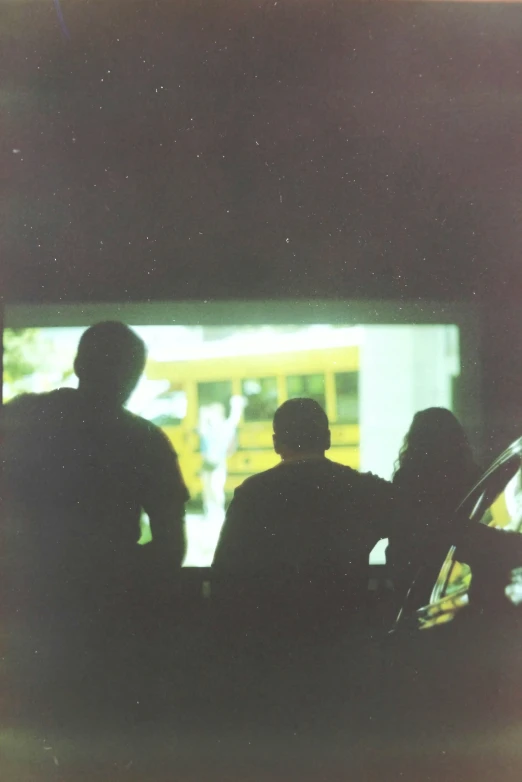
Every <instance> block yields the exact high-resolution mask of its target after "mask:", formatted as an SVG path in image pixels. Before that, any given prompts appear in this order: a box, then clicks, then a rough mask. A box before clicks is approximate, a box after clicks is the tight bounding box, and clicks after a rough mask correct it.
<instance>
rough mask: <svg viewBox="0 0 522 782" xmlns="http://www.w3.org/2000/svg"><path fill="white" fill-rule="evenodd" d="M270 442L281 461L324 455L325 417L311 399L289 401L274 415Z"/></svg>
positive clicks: (327, 433) (326, 442)
mask: <svg viewBox="0 0 522 782" xmlns="http://www.w3.org/2000/svg"><path fill="white" fill-rule="evenodd" d="M273 440H274V449H275V452H276V453H277V454H279V456H281V458H282V459H292V458H299V457H305V456H324V452H325V451H327V450H328V449H329V448H330V429H329V426H328V417H327V415H326V413H325V412H324V410H323V408H322V407H321V405H320V404H318V403H317V402H316V401H315V400H314V399H289V400H288V401H287V402H284V403H283V404H282V405H281V407H279V408H278V409H277V410H276V412H275V415H274V435H273Z"/></svg>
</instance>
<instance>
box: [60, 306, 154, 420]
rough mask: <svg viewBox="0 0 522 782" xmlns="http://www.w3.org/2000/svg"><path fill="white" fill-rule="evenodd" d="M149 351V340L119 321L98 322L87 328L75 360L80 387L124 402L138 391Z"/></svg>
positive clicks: (100, 397)
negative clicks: (147, 351)
mask: <svg viewBox="0 0 522 782" xmlns="http://www.w3.org/2000/svg"><path fill="white" fill-rule="evenodd" d="M146 358H147V353H146V349H145V344H144V342H143V340H142V339H140V338H139V337H138V335H137V334H135V333H134V331H132V330H131V329H130V328H129V327H128V326H126V325H125V324H124V323H119V322H117V321H106V322H104V323H97V324H96V325H95V326H91V328H89V329H87V331H84V333H83V334H82V336H81V339H80V342H79V345H78V352H77V354H76V358H75V361H74V371H75V373H76V376H77V377H78V380H79V387H80V389H84V390H87V391H89V393H90V394H91V395H93V396H95V397H97V398H99V399H103V400H104V402H106V403H108V404H115V405H124V404H125V402H126V401H127V400H128V398H129V397H130V395H131V394H132V392H133V391H134V389H135V387H136V385H137V383H138V380H139V379H140V376H141V374H142V373H143V370H144V369H145V361H146Z"/></svg>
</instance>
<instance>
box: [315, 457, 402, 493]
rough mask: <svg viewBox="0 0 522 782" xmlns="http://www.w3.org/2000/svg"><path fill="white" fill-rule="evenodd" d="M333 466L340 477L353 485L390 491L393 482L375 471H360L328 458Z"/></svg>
mask: <svg viewBox="0 0 522 782" xmlns="http://www.w3.org/2000/svg"><path fill="white" fill-rule="evenodd" d="M328 461H329V463H330V465H331V467H330V470H331V472H332V473H333V474H334V475H335V476H336V477H337V478H338V479H339V480H345V481H347V482H350V483H351V484H352V485H354V486H357V487H358V488H361V489H368V490H372V489H385V490H387V491H390V490H391V489H392V484H391V483H390V481H387V480H385V478H381V477H380V476H379V475H376V474H375V473H373V472H359V470H355V469H354V468H353V467H348V466H347V465H345V464H339V462H332V461H330V460H328Z"/></svg>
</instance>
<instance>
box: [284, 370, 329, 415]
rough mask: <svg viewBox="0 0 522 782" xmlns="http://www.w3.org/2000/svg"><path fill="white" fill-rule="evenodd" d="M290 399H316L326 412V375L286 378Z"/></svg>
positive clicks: (290, 376)
mask: <svg viewBox="0 0 522 782" xmlns="http://www.w3.org/2000/svg"><path fill="white" fill-rule="evenodd" d="M286 388H287V392H288V398H289V399H296V398H299V397H305V398H309V399H315V401H316V402H318V403H319V404H320V405H321V407H322V408H323V410H326V394H325V382H324V375H289V376H288V377H287V378H286Z"/></svg>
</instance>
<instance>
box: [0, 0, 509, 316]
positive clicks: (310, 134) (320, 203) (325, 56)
mask: <svg viewBox="0 0 522 782" xmlns="http://www.w3.org/2000/svg"><path fill="white" fill-rule="evenodd" d="M62 9H63V18H64V23H65V25H66V27H64V26H61V24H60V19H59V15H58V14H57V6H56V5H55V4H54V3H53V0H37V1H35V2H14V0H12V1H11V2H2V3H1V4H0V69H1V73H2V83H1V85H0V100H1V111H2V114H3V131H2V136H1V138H0V145H1V147H0V149H1V159H2V166H1V173H0V198H1V214H2V233H1V243H2V246H1V257H2V262H3V275H4V277H3V285H4V293H5V296H6V298H8V299H10V300H14V299H18V300H28V301H29V300H31V301H36V300H42V301H43V300H48V301H53V300H54V301H57V300H60V299H62V300H86V299H91V300H114V299H146V298H149V297H150V298H154V299H158V298H159V299H165V298H171V297H172V298H176V299H182V298H194V297H196V298H200V297H201V298H226V297H238V296H244V297H249V298H250V297H257V296H263V297H267V296H282V297H294V296H298V297H301V296H314V295H315V296H335V295H337V296H346V297H353V296H367V297H379V296H389V297H397V296H401V297H405V298H413V297H418V296H422V297H424V296H429V297H445V298H446V297H449V298H462V297H464V298H472V297H474V296H476V297H479V298H483V297H484V296H488V297H492V298H494V299H496V300H500V299H502V297H513V296H518V295H519V291H520V286H521V284H522V269H521V262H520V251H521V249H522V226H521V220H520V218H521V216H522V184H521V183H522V91H521V85H522V45H521V41H522V5H521V6H517V5H506V6H504V5H502V4H493V5H487V4H474V3H464V4H445V3H433V4H431V3H422V4H416V3H405V4H403V3H384V2H383V3H372V4H353V3H348V2H346V0H344V1H343V2H329V1H328V0H315V1H314V2H307V0H295V1H290V0H277V1H276V0H270V2H262V3H259V2H253V0H241V1H239V0H214V1H213V2H211V1H209V0H205V1H204V2H199V0H187V1H186V2H174V0H168V1H166V2H152V0H140V1H139V2H134V1H133V0H117V1H116V2H115V1H114V0H105V1H104V2H102V0H97V1H96V2H92V1H91V0H82V1H81V2H80V1H79V0H76V2H67V0H63V2H62ZM517 286H518V287H517Z"/></svg>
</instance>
